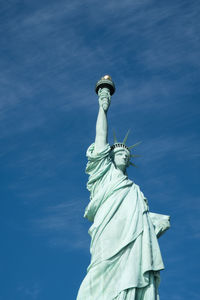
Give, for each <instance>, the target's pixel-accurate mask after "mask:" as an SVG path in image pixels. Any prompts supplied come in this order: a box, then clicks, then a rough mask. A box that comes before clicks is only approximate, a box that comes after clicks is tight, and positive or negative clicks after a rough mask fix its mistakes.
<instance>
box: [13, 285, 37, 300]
mask: <svg viewBox="0 0 200 300" xmlns="http://www.w3.org/2000/svg"><path fill="white" fill-rule="evenodd" d="M18 292H19V293H20V294H21V295H25V296H27V297H28V298H29V299H32V300H37V299H38V297H39V295H40V293H41V288H40V286H39V284H38V283H33V284H31V285H29V286H27V285H23V284H22V285H20V286H19V287H18Z"/></svg>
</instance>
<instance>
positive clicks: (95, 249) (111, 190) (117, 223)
mask: <svg viewBox="0 0 200 300" xmlns="http://www.w3.org/2000/svg"><path fill="white" fill-rule="evenodd" d="M87 157H88V164H87V167H86V172H87V173H88V174H89V180H88V183H87V188H88V190H89V191H90V195H91V196H90V203H89V205H88V206H87V207H86V210H85V215H84V216H85V217H86V218H87V219H88V220H90V221H91V222H93V224H92V226H91V227H90V229H89V234H90V236H91V246H90V252H91V263H90V265H89V267H88V269H87V275H86V277H85V278H84V280H83V282H82V284H81V286H80V289H79V293H78V296H77V300H114V299H123V300H128V299H130V300H139V299H144V300H157V299H158V296H157V287H158V284H159V271H160V270H162V269H163V268H164V266H163V261H162V257H161V253H160V248H159V245H158V241H157V237H156V233H155V228H154V225H153V223H152V221H151V218H150V215H149V210H148V204H147V200H146V198H145V197H144V195H143V193H142V192H141V191H140V188H139V186H138V185H136V184H135V183H133V182H132V181H131V180H129V179H128V178H127V175H126V174H122V173H120V172H118V173H117V172H116V168H115V166H114V164H113V162H112V159H111V157H110V146H109V145H108V144H107V145H106V147H105V149H104V150H103V151H102V152H101V153H98V154H95V153H94V144H92V145H91V146H90V147H89V148H88V151H87ZM150 286H151V287H152V289H153V292H151V291H150V292H148V291H147V292H145V291H146V290H148V289H149V290H150ZM139 294H140V295H142V296H139ZM145 295H146V296H145ZM150 295H152V296H150Z"/></svg>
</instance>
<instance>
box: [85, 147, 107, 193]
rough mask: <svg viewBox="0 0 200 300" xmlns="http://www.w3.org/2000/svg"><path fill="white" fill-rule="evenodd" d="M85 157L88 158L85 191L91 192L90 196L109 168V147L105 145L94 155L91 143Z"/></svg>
mask: <svg viewBox="0 0 200 300" xmlns="http://www.w3.org/2000/svg"><path fill="white" fill-rule="evenodd" d="M86 155H87V158H88V163H87V166H86V173H87V174H88V175H89V180H88V182H87V189H88V190H89V191H90V192H91V196H92V194H93V193H94V190H95V187H96V185H97V184H98V183H100V181H101V179H102V178H103V176H104V175H105V174H106V173H107V171H108V170H109V168H110V166H111V163H112V161H111V157H110V145H109V144H107V145H106V146H105V148H104V149H103V150H102V151H101V152H99V153H95V152H94V143H93V144H92V145H90V146H89V148H88V150H87V153H86Z"/></svg>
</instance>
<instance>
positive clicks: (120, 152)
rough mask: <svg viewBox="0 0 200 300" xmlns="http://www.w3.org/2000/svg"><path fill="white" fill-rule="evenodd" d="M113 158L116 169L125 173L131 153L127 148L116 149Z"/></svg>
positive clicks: (112, 154)
mask: <svg viewBox="0 0 200 300" xmlns="http://www.w3.org/2000/svg"><path fill="white" fill-rule="evenodd" d="M111 156H112V159H113V162H114V164H115V166H116V168H118V169H120V170H122V171H123V172H124V171H125V170H126V168H127V167H128V166H129V161H130V151H129V150H128V149H126V148H125V147H116V148H114V149H113V150H112V152H111Z"/></svg>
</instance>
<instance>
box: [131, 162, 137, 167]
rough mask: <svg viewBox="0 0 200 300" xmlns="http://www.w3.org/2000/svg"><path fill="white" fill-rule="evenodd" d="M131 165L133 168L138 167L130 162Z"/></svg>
mask: <svg viewBox="0 0 200 300" xmlns="http://www.w3.org/2000/svg"><path fill="white" fill-rule="evenodd" d="M129 164H130V165H131V166H133V167H137V166H136V165H135V164H134V163H132V162H131V161H130V162H129Z"/></svg>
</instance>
